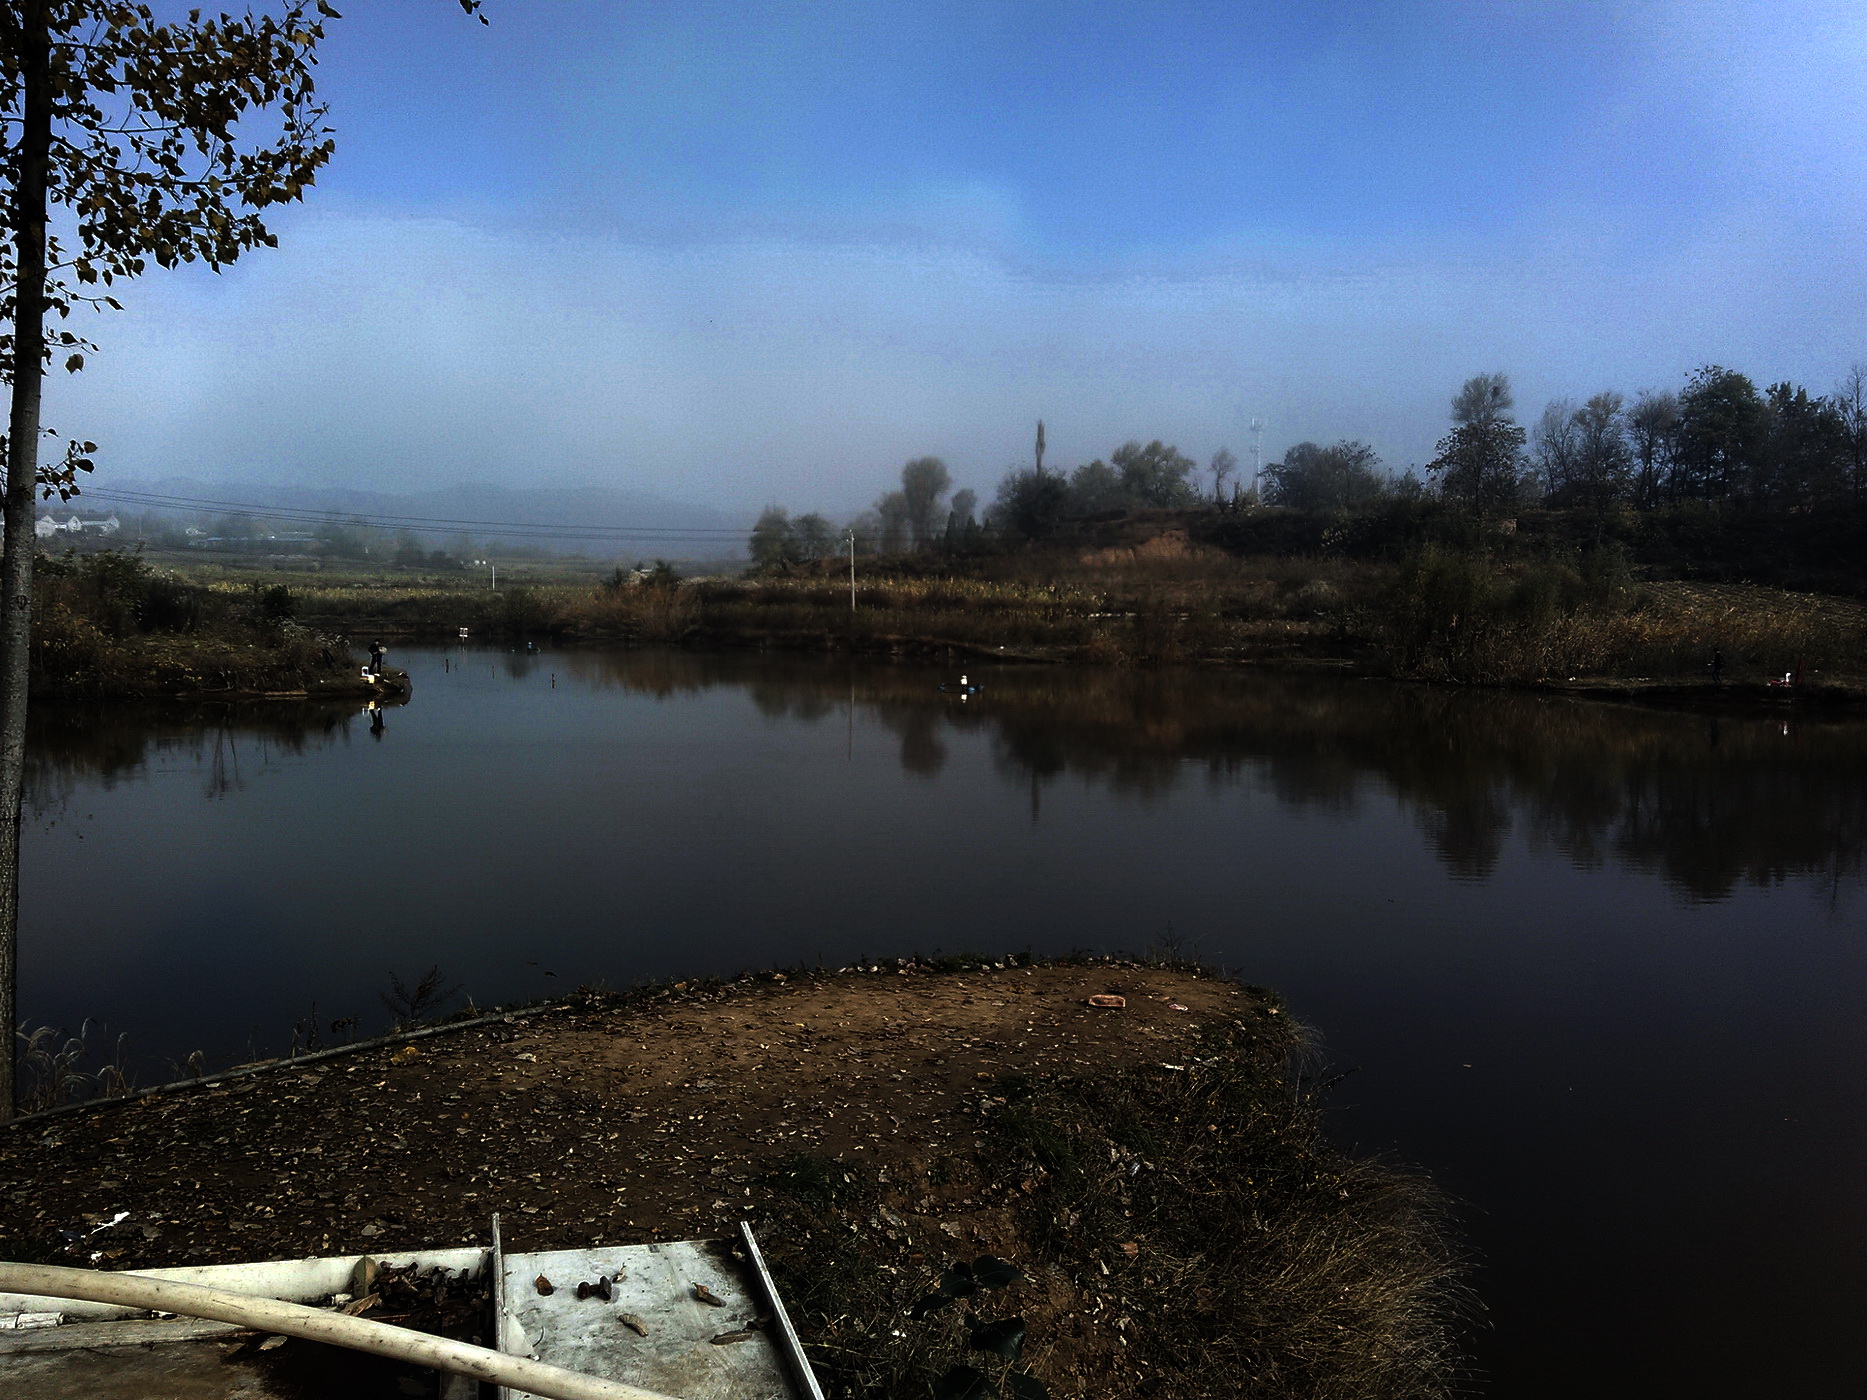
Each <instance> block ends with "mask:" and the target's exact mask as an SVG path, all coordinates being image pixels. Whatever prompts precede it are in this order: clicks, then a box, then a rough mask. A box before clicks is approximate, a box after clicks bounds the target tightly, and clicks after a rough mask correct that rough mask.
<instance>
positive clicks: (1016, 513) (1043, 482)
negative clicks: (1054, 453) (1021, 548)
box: [991, 467, 1070, 540]
mask: <svg viewBox="0 0 1867 1400" xmlns="http://www.w3.org/2000/svg"><path fill="white" fill-rule="evenodd" d="M1069 495H1070V490H1069V487H1068V486H1067V485H1066V484H1065V483H1064V480H1063V478H1062V477H1060V476H1058V475H1057V474H1056V473H1055V472H1040V471H1025V470H1023V469H1021V468H1018V467H1013V468H1012V469H1011V470H1010V471H1008V472H1006V473H1005V477H1004V480H1002V481H1000V482H999V483H998V499H997V500H996V501H994V502H993V504H992V517H991V523H992V524H993V525H994V526H996V527H997V528H998V529H999V530H1000V531H1001V532H1002V533H1004V534H1006V535H1008V536H1010V537H1011V538H1013V539H1020V540H1036V539H1042V538H1043V537H1044V536H1045V535H1048V534H1051V533H1052V532H1053V531H1055V530H1056V528H1057V526H1058V525H1059V524H1060V523H1062V520H1063V516H1064V512H1065V510H1066V508H1067V507H1068V505H1069Z"/></svg>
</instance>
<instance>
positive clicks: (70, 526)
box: [32, 515, 123, 540]
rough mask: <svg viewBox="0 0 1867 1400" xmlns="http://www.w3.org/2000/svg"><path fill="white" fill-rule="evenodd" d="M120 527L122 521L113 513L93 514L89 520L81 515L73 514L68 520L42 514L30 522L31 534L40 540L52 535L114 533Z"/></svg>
mask: <svg viewBox="0 0 1867 1400" xmlns="http://www.w3.org/2000/svg"><path fill="white" fill-rule="evenodd" d="M122 528H123V523H122V522H121V521H120V520H118V519H117V517H116V516H114V515H106V516H102V517H95V516H94V517H92V518H91V519H89V520H87V519H85V518H84V517H83V516H81V515H74V516H72V517H71V518H70V519H69V520H59V519H57V518H55V517H53V516H50V515H42V516H40V517H39V518H38V519H37V520H35V521H33V524H32V532H33V534H35V535H37V536H38V537H39V538H40V539H42V540H49V539H51V538H52V536H54V535H114V534H116V533H117V531H118V530H120V529H122Z"/></svg>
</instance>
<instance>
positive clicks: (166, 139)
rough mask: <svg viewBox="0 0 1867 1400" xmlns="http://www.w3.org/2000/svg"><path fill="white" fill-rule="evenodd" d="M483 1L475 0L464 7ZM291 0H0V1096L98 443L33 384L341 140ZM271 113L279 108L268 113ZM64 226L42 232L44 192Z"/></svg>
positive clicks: (226, 253)
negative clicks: (43, 741) (3, 234)
mask: <svg viewBox="0 0 1867 1400" xmlns="http://www.w3.org/2000/svg"><path fill="white" fill-rule="evenodd" d="M476 7H477V0H475V4H474V5H470V6H468V9H469V11H470V12H471V10H472V9H473V8H476ZM335 13H336V12H335V11H334V10H332V9H330V7H329V6H328V5H327V4H324V3H322V0H316V2H315V3H313V2H312V0H295V3H289V4H286V5H284V6H283V7H282V8H281V10H280V12H279V13H278V15H277V16H276V17H275V16H272V15H252V14H249V15H245V16H229V15H205V14H203V13H202V12H200V11H190V12H188V13H187V16H186V18H184V19H181V20H177V21H176V22H174V23H161V22H158V21H157V20H156V18H155V17H154V13H153V11H152V10H151V9H150V8H149V7H148V6H146V5H141V4H135V3H129V0H19V2H18V3H14V4H8V5H4V6H0V117H4V118H5V121H4V124H3V125H0V132H3V133H4V134H3V135H0V142H4V148H3V156H0V169H3V170H4V177H3V178H4V181H5V184H6V203H7V235H8V237H7V240H6V244H5V248H4V250H3V251H0V285H3V286H4V292H3V293H0V322H3V323H4V326H5V330H4V333H3V334H0V364H4V372H5V374H6V376H7V379H8V382H9V384H10V385H11V388H12V405H11V410H10V414H9V418H8V425H7V435H6V476H7V485H6V508H5V542H6V553H5V559H4V562H3V563H0V1028H3V1029H4V1034H5V1035H6V1036H7V1039H8V1045H7V1053H5V1054H0V1116H10V1115H11V1114H12V1111H13V1104H14V1084H13V1054H12V1045H11V1040H12V1035H13V1028H14V1024H15V1019H16V1008H15V987H16V978H17V972H16V967H17V964H16V962H15V938H16V931H17V927H18V917H19V880H18V875H19V822H20V799H21V795H22V789H23V781H24V765H25V739H26V693H27V685H28V679H29V676H28V648H29V646H30V639H31V627H32V568H33V542H34V536H33V501H34V496H35V493H36V492H38V491H44V492H46V493H47V494H51V493H53V492H57V493H59V494H61V495H68V494H69V493H70V492H71V490H72V489H73V484H74V482H75V479H76V474H77V473H78V472H79V471H89V470H90V469H91V462H90V459H89V453H90V452H91V451H93V450H94V448H92V447H91V445H90V444H88V443H83V442H73V443H72V444H71V446H70V447H69V448H68V449H67V452H66V454H65V457H64V459H63V461H62V462H59V463H57V464H48V465H47V466H45V467H43V468H42V467H41V464H40V461H39V453H38V449H39V440H40V438H41V436H42V435H43V425H42V423H41V421H40V400H41V386H42V383H43V380H44V376H45V370H46V366H47V365H48V363H49V362H50V360H51V358H52V356H53V354H54V353H55V352H63V353H64V354H65V356H66V359H65V368H66V369H67V370H69V371H72V372H74V373H75V372H76V371H77V370H78V369H80V368H82V367H83V364H84V351H85V350H86V349H88V348H89V347H88V344H87V343H86V342H85V341H83V340H82V339H81V338H80V337H78V336H77V335H75V334H74V333H72V332H71V331H69V330H67V329H63V328H60V329H58V330H56V331H53V332H52V333H50V334H48V332H47V326H46V318H47V316H48V314H51V315H56V316H57V317H58V318H59V320H60V321H64V320H65V319H67V318H68V317H69V316H70V314H71V312H72V311H73V310H75V309H78V308H80V307H91V308H94V309H102V308H103V307H106V306H108V307H110V308H112V309H120V307H119V303H118V302H117V301H116V299H115V298H114V296H113V295H111V294H110V292H109V291H107V290H105V289H108V288H110V287H112V286H113V285H114V284H115V283H117V282H119V281H123V280H126V279H128V278H132V277H135V276H137V275H139V274H141V273H142V272H143V271H145V270H146V269H147V267H148V265H149V263H150V262H151V261H153V262H155V263H156V264H157V265H158V266H160V267H165V268H172V267H175V266H176V265H177V264H180V263H184V262H205V263H206V264H207V265H208V266H209V267H211V268H214V269H215V270H219V269H220V268H222V267H224V266H225V265H226V264H228V263H231V262H233V261H235V260H236V259H237V258H238V257H240V255H241V254H242V253H245V252H247V251H248V250H249V249H252V248H258V247H271V246H272V245H273V244H274V243H275V242H276V240H275V239H274V237H273V235H272V234H271V233H270V232H269V231H268V230H267V228H266V225H265V223H264V221H263V217H262V212H263V211H264V210H265V209H266V208H268V207H269V206H272V205H277V204H283V203H287V202H289V201H292V200H297V199H301V198H302V197H303V196H304V192H305V190H306V189H307V188H309V187H310V185H311V183H312V181H313V179H314V178H315V177H316V174H317V172H318V170H319V169H320V168H321V167H322V166H323V165H324V164H325V162H326V161H328V160H329V159H330V155H331V150H332V143H331V141H330V140H329V131H328V128H326V127H324V126H323V124H322V123H323V120H324V116H325V109H324V108H323V106H321V105H320V104H319V103H318V102H317V100H316V95H315V89H314V84H313V81H312V67H313V65H314V63H315V61H316V50H317V46H318V44H319V43H320V42H321V41H322V39H323V37H324V28H323V19H324V18H328V17H331V16H333V15H335ZM262 114H270V115H272V116H273V117H275V118H276V126H275V127H274V129H273V130H272V131H271V132H266V131H263V130H261V129H260V127H259V124H258V119H259V118H260V117H261V116H262ZM54 209H57V210H59V211H60V218H59V226H60V228H61V229H62V230H64V232H63V233H62V234H61V235H57V236H54V235H52V234H50V233H49V232H48V224H49V222H50V215H51V211H52V210H54Z"/></svg>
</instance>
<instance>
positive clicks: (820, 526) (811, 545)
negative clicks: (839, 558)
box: [791, 510, 837, 559]
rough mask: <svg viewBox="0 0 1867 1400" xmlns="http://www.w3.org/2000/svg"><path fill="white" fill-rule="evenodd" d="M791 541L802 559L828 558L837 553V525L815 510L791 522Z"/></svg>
mask: <svg viewBox="0 0 1867 1400" xmlns="http://www.w3.org/2000/svg"><path fill="white" fill-rule="evenodd" d="M791 542H792V544H793V546H794V547H795V548H796V550H797V557H798V558H800V559H827V558H828V557H829V556H830V555H832V554H834V553H836V544H837V534H836V527H835V526H833V525H832V524H830V522H829V521H828V520H827V519H825V518H824V517H823V516H822V515H820V514H818V513H817V512H816V511H814V510H813V511H810V512H809V513H807V514H805V515H800V516H798V518H797V519H795V520H793V521H792V522H791Z"/></svg>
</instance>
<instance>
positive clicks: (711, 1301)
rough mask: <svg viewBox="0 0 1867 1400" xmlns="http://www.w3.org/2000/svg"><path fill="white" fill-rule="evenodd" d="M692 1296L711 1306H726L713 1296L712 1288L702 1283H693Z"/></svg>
mask: <svg viewBox="0 0 1867 1400" xmlns="http://www.w3.org/2000/svg"><path fill="white" fill-rule="evenodd" d="M694 1297H696V1298H698V1299H699V1300H700V1301H701V1302H703V1303H706V1304H708V1305H709V1306H712V1307H716V1308H723V1307H725V1306H726V1304H725V1303H724V1302H722V1301H721V1300H720V1299H718V1298H716V1297H714V1296H713V1290H712V1289H710V1288H708V1287H707V1286H706V1285H705V1284H704V1283H696V1284H695V1285H694Z"/></svg>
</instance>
